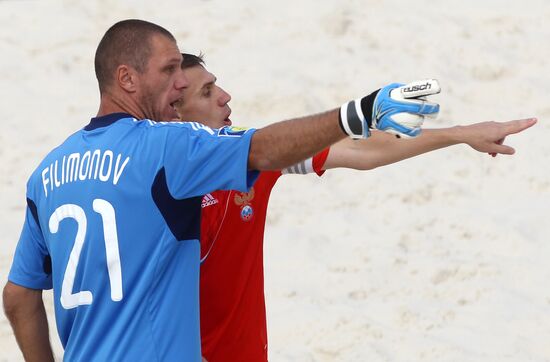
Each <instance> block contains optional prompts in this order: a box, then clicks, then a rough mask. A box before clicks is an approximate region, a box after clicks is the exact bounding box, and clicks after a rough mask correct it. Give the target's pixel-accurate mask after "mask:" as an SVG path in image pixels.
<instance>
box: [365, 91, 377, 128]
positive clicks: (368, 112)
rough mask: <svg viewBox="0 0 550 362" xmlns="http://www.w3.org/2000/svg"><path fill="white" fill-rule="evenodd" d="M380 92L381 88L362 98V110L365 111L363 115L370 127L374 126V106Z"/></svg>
mask: <svg viewBox="0 0 550 362" xmlns="http://www.w3.org/2000/svg"><path fill="white" fill-rule="evenodd" d="M378 92H380V89H377V90H375V91H374V92H372V93H371V94H369V95H368V96H366V97H363V98H361V110H362V111H363V115H364V116H365V120H366V122H367V126H368V127H369V128H372V113H373V109H372V108H373V106H374V100H375V99H376V95H377V94H378Z"/></svg>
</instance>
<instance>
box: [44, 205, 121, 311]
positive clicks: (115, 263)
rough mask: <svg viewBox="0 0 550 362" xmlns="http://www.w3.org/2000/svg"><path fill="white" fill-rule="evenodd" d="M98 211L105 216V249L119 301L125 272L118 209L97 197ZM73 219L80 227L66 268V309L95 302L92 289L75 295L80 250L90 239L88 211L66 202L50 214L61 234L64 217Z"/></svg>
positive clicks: (114, 296)
mask: <svg viewBox="0 0 550 362" xmlns="http://www.w3.org/2000/svg"><path fill="white" fill-rule="evenodd" d="M93 208H94V211H95V212H97V213H98V214H99V215H101V220H102V221H103V238H104V240H105V252H106V258H107V271H108V272H109V282H110V283H111V299H112V300H113V301H115V302H118V301H120V300H122V271H121V268H120V254H119V251H118V236H117V228H116V217H115V209H114V208H113V205H111V204H110V203H109V202H108V201H105V200H102V199H95V200H94V202H93ZM66 218H71V219H74V220H76V223H77V225H78V229H77V232H76V237H75V240H74V246H73V249H72V250H71V255H70V256H69V262H68V263H67V268H66V269H65V276H64V278H63V284H62V286H61V305H62V306H63V308H65V309H71V308H76V307H78V306H79V305H84V304H92V301H93V295H92V292H90V291H89V290H82V291H80V292H78V293H74V294H73V285H74V278H75V275H76V268H77V266H78V261H79V259H80V252H81V251H82V246H83V245H84V239H85V238H86V230H87V227H88V221H87V219H86V214H85V212H84V210H83V209H82V208H81V207H80V206H78V205H75V204H65V205H62V206H60V207H58V208H57V209H56V210H55V211H54V213H53V214H52V216H51V217H50V222H49V226H50V232H51V233H52V234H55V233H57V231H58V230H59V223H60V222H61V220H63V219H66Z"/></svg>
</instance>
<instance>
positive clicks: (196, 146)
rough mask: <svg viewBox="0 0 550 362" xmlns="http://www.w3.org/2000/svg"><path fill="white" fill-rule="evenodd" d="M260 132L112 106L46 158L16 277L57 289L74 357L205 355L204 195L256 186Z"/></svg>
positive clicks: (31, 190) (59, 316) (68, 354)
mask: <svg viewBox="0 0 550 362" xmlns="http://www.w3.org/2000/svg"><path fill="white" fill-rule="evenodd" d="M253 132H254V130H248V131H246V132H240V133H241V134H236V133H232V132H231V131H230V130H229V131H227V130H225V131H223V132H222V131H218V130H211V129H210V128H208V127H204V126H202V125H200V124H196V123H179V122H175V123H172V122H171V123H156V122H153V121H149V120H141V121H138V120H136V119H134V118H132V117H131V116H129V115H127V114H111V115H108V116H105V117H100V118H94V119H92V121H91V122H90V124H89V125H88V126H86V127H85V128H84V129H83V130H80V131H78V132H76V133H75V134H73V135H72V136H70V137H69V138H68V139H67V140H66V141H65V142H64V143H63V144H62V145H61V146H59V147H57V148H56V149H54V150H53V151H52V152H51V153H50V154H49V155H48V156H47V157H46V158H45V159H44V160H43V161H42V163H41V164H40V166H39V167H38V168H37V169H36V170H35V172H34V173H33V174H32V176H31V177H30V179H29V182H28V184H27V205H28V208H27V215H26V219H25V224H24V227H23V231H22V234H21V238H20V240H19V244H18V245H17V250H16V253H15V257H14V262H13V265H12V268H11V271H10V274H9V280H10V281H11V282H12V283H15V284H18V285H21V286H24V287H27V288H32V289H50V288H52V287H53V289H54V299H55V314H56V323H57V329H58V332H59V335H60V338H61V342H62V343H63V346H64V347H65V355H64V359H65V360H66V361H200V359H201V351H200V344H201V343H200V333H199V310H198V305H199V304H198V298H199V297H198V288H199V275H198V273H199V259H200V245H199V241H198V240H199V230H200V209H201V198H202V197H201V196H202V195H203V194H206V193H208V192H211V191H214V190H218V189H238V190H241V191H244V190H247V188H248V187H250V186H251V185H252V183H253V181H254V179H255V178H256V176H257V173H256V172H247V162H248V151H249V147H250V139H251V136H252V134H253Z"/></svg>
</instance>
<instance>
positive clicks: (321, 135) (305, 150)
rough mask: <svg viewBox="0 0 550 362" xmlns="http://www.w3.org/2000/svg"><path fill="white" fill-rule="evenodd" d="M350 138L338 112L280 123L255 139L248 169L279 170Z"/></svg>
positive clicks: (255, 136) (264, 129)
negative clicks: (340, 121)
mask: <svg viewBox="0 0 550 362" xmlns="http://www.w3.org/2000/svg"><path fill="white" fill-rule="evenodd" d="M344 137H346V135H345V134H344V132H343V131H342V129H341V128H340V125H339V123H338V110H332V111H329V112H325V113H321V114H317V115H313V116H308V117H303V118H298V119H293V120H289V121H284V122H279V123H275V124H272V125H270V126H267V127H265V128H262V129H259V130H258V131H257V132H256V133H255V134H254V136H253V138H252V143H251V146H250V153H249V158H248V168H249V169H253V170H278V169H282V168H284V167H288V166H290V165H293V164H295V163H297V162H299V161H301V160H304V159H306V158H308V157H311V156H313V155H314V154H315V153H317V152H319V151H321V150H322V149H323V148H325V147H327V146H330V145H331V144H333V143H335V142H337V141H339V140H341V139H343V138H344Z"/></svg>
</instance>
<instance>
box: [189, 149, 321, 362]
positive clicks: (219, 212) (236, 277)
mask: <svg viewBox="0 0 550 362" xmlns="http://www.w3.org/2000/svg"><path fill="white" fill-rule="evenodd" d="M328 151H329V149H328V148H327V149H325V150H324V151H322V152H321V153H319V154H317V155H315V156H314V157H313V158H312V159H309V160H306V161H304V162H302V163H300V164H298V165H296V166H293V167H291V168H288V169H285V170H284V171H283V172H281V171H269V172H261V173H260V176H259V177H258V180H257V181H256V183H255V184H254V187H252V188H251V189H250V191H249V192H238V191H233V190H231V191H215V192H213V193H211V194H207V195H205V196H204V197H203V200H202V221H201V258H202V260H203V261H202V264H201V271H200V314H201V339H202V354H203V356H204V357H205V358H206V359H207V360H208V361H209V362H222V361H223V362H228V361H247V362H248V361H249V362H256V361H267V326H266V312H265V298H264V265H263V241H264V228H265V220H266V214H267V205H268V202H269V196H270V194H271V190H272V189H273V186H275V183H276V182H277V180H278V179H279V177H280V176H281V175H282V173H308V172H316V173H317V174H318V175H322V173H323V171H322V167H323V165H324V163H325V161H326V159H327V156H328Z"/></svg>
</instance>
